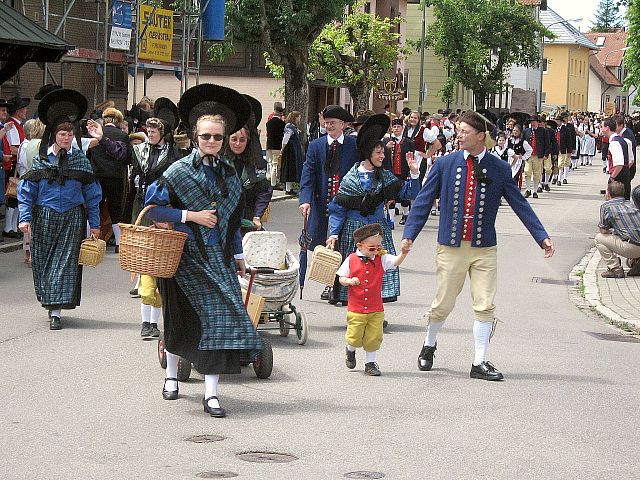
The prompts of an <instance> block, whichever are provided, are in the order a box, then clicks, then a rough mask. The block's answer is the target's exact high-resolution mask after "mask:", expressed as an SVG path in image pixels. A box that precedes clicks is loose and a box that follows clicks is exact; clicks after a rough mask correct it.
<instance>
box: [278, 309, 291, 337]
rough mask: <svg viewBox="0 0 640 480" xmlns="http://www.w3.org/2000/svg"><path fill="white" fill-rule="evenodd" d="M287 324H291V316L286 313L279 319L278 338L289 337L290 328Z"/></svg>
mask: <svg viewBox="0 0 640 480" xmlns="http://www.w3.org/2000/svg"><path fill="white" fill-rule="evenodd" d="M287 322H289V323H291V315H290V314H288V313H285V314H284V315H282V317H281V318H280V336H281V337H288V336H289V331H290V330H291V327H290V326H289V324H288V323H287Z"/></svg>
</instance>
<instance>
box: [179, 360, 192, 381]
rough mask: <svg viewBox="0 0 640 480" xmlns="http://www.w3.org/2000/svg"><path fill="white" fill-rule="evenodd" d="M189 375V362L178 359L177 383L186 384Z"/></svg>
mask: <svg viewBox="0 0 640 480" xmlns="http://www.w3.org/2000/svg"><path fill="white" fill-rule="evenodd" d="M190 375H191V362H190V361H189V360H185V359H184V358H182V357H180V359H179V360H178V381H180V382H186V381H187V380H189V376H190Z"/></svg>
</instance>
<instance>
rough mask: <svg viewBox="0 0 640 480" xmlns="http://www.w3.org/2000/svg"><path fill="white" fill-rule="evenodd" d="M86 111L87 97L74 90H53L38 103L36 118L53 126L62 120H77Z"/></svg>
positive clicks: (73, 121)
mask: <svg viewBox="0 0 640 480" xmlns="http://www.w3.org/2000/svg"><path fill="white" fill-rule="evenodd" d="M86 112H87V99H86V98H85V96H84V95H82V94H81V93H80V92H78V91H76V90H71V89H67V88H63V89H59V90H54V91H53V92H51V93H49V94H47V95H45V97H44V98H43V99H42V100H41V101H40V103H39V104H38V118H39V119H40V121H41V122H42V123H44V124H45V125H47V126H48V127H52V128H55V127H56V126H57V125H59V124H61V123H63V122H71V123H75V122H78V121H80V120H81V119H82V117H84V114H85V113H86Z"/></svg>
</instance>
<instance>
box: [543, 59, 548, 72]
mask: <svg viewBox="0 0 640 480" xmlns="http://www.w3.org/2000/svg"><path fill="white" fill-rule="evenodd" d="M548 71H549V59H547V58H543V59H542V73H547V72H548Z"/></svg>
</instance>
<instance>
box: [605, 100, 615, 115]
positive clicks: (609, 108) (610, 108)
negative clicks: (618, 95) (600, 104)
mask: <svg viewBox="0 0 640 480" xmlns="http://www.w3.org/2000/svg"><path fill="white" fill-rule="evenodd" d="M615 109H616V106H615V105H614V104H613V102H607V103H605V104H604V116H605V117H610V116H611V115H613V113H614V112H615Z"/></svg>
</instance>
